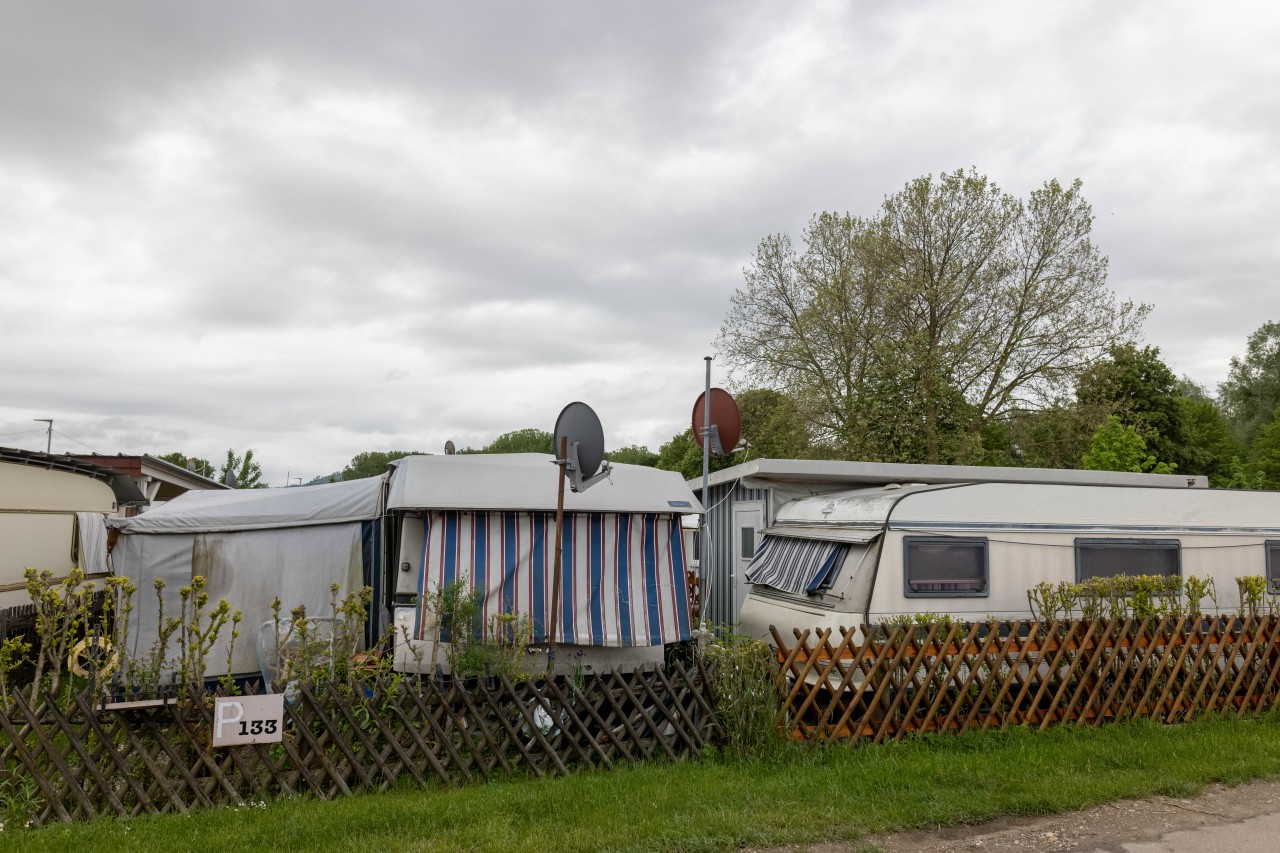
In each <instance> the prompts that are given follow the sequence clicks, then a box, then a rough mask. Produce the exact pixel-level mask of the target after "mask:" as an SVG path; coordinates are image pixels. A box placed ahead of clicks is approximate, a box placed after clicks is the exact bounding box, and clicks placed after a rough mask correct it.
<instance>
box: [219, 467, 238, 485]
mask: <svg viewBox="0 0 1280 853" xmlns="http://www.w3.org/2000/svg"><path fill="white" fill-rule="evenodd" d="M222 484H223V485H224V486H228V487H230V488H232V489H234V488H235V487H236V472H235V471H232V470H231V469H230V468H228V469H227V473H225V474H223V475H222Z"/></svg>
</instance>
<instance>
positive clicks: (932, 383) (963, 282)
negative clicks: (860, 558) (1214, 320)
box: [718, 171, 1149, 462]
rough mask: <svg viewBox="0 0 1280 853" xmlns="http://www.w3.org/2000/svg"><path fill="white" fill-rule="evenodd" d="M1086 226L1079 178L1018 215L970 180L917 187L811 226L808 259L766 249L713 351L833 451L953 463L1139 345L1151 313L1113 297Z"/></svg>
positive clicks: (954, 178) (772, 245)
mask: <svg viewBox="0 0 1280 853" xmlns="http://www.w3.org/2000/svg"><path fill="white" fill-rule="evenodd" d="M1092 221H1093V214H1092V210H1091V208H1090V207H1089V205H1088V203H1087V202H1086V201H1085V200H1084V198H1083V197H1082V196H1081V194H1080V182H1079V181H1076V182H1075V183H1074V184H1072V185H1071V186H1070V187H1068V188H1063V187H1062V186H1061V185H1059V184H1058V182H1057V181H1049V182H1048V183H1046V184H1045V185H1044V186H1043V187H1042V188H1040V189H1038V190H1036V191H1034V192H1032V193H1031V195H1030V197H1029V198H1028V199H1027V200H1026V201H1025V202H1024V201H1021V200H1018V199H1016V198H1014V197H1013V196H1011V195H1009V194H1007V193H1004V192H1002V191H1000V190H999V188H998V187H996V186H995V185H994V184H992V183H990V182H989V181H988V180H987V178H986V177H985V176H983V175H979V174H977V172H976V171H970V172H968V173H965V172H962V171H957V172H954V173H951V174H943V175H941V176H939V177H938V178H936V179H935V178H933V176H931V175H927V176H925V177H922V178H919V179H916V180H914V181H911V182H910V183H908V184H907V185H906V187H905V188H904V189H903V190H902V191H901V192H899V193H897V194H896V195H893V196H890V197H888V198H886V199H885V201H884V204H883V205H882V206H881V209H880V211H879V212H878V213H877V214H876V215H875V216H873V217H871V218H869V219H863V218H859V217H853V216H850V215H848V214H846V215H839V214H835V213H823V214H819V215H817V216H815V217H814V218H813V219H812V220H810V222H809V225H808V227H807V228H806V229H805V231H804V234H803V237H802V241H803V248H802V249H800V250H797V249H796V248H795V247H793V245H792V242H791V239H790V238H789V237H787V236H786V235H782V234H776V235H771V236H769V237H766V238H765V239H764V240H762V241H761V243H760V245H759V247H758V248H757V250H756V253H755V256H754V258H753V260H752V262H751V264H750V265H749V266H748V267H747V269H746V270H745V271H744V274H745V278H746V286H745V287H744V288H743V289H740V290H738V291H736V292H735V293H734V296H733V298H732V301H731V305H730V308H729V312H728V314H727V315H726V318H725V322H724V324H723V326H722V327H721V330H720V337H719V341H718V344H719V348H720V350H721V351H722V352H723V353H724V354H725V355H726V356H727V357H728V360H729V361H730V362H731V364H732V365H733V366H734V367H735V368H736V369H739V370H741V371H743V372H744V373H746V374H747V376H749V377H750V379H751V380H752V381H755V382H758V383H760V384H763V385H766V386H768V387H772V388H775V389H777V390H780V391H785V392H787V393H789V394H790V395H791V396H792V397H793V398H794V399H795V400H796V402H797V403H798V404H799V406H800V407H801V410H802V411H803V412H804V414H805V417H806V418H807V419H808V420H809V421H810V422H811V423H812V424H813V426H814V429H815V430H816V433H817V434H816V435H815V438H816V439H818V440H819V441H824V442H831V443H832V444H834V445H835V446H836V447H837V448H838V451H839V453H840V454H841V455H844V456H846V457H859V456H866V455H867V454H868V453H869V452H872V453H878V454H879V455H880V456H884V455H886V454H885V452H884V448H883V447H879V448H878V447H877V444H876V441H875V438H876V437H877V436H880V435H883V434H885V433H888V434H890V435H891V436H894V438H893V439H892V440H891V441H889V442H887V445H888V448H889V450H890V451H891V455H893V456H896V457H897V458H899V459H902V458H903V457H905V456H909V457H913V459H912V461H926V462H939V461H948V458H947V457H948V456H950V455H953V454H956V453H959V452H961V451H962V450H964V449H965V448H966V447H972V446H976V444H977V441H976V436H977V435H978V434H980V432H981V430H982V429H983V427H985V425H986V424H987V423H988V422H990V421H991V420H993V419H995V418H998V417H1000V416H1002V415H1004V414H1006V413H1008V412H1010V411H1013V410H1014V409H1018V408H1022V409H1028V408H1030V409H1034V408H1040V407H1042V406H1043V405H1045V404H1047V403H1048V402H1051V401H1052V400H1053V399H1055V398H1056V397H1058V396H1060V395H1061V394H1062V393H1063V391H1064V390H1065V389H1066V388H1067V387H1069V385H1070V383H1071V382H1072V381H1073V380H1074V379H1075V377H1076V376H1077V375H1078V374H1079V372H1080V371H1081V370H1082V369H1083V368H1085V367H1087V366H1088V365H1089V364H1091V363H1093V362H1094V361H1095V360H1097V359H1098V358H1099V357H1100V356H1101V355H1102V353H1103V352H1105V350H1106V348H1107V347H1109V346H1112V345H1114V344H1117V343H1124V342H1129V341H1132V340H1135V339H1136V338H1137V336H1138V334H1139V332H1140V330H1141V326H1142V322H1143V319H1144V318H1145V316H1146V313H1147V311H1148V310H1149V309H1148V307H1147V306H1141V305H1138V306H1135V305H1134V304H1133V303H1131V302H1124V303H1120V304H1117V302H1116V299H1115V296H1114V294H1112V293H1111V291H1109V290H1108V289H1107V288H1106V268H1107V260H1106V258H1105V257H1103V256H1102V255H1101V254H1100V253H1099V252H1098V250H1097V249H1096V248H1095V247H1094V246H1093V244H1092V242H1091V241H1090V239H1089V237H1090V229H1091V227H1092ZM904 404H906V405H905V406H904ZM961 404H963V405H961ZM908 440H909V441H908ZM895 448H898V449H895Z"/></svg>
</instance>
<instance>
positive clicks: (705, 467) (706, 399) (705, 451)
mask: <svg viewBox="0 0 1280 853" xmlns="http://www.w3.org/2000/svg"><path fill="white" fill-rule="evenodd" d="M704 360H705V361H706V362H707V381H706V388H705V389H704V390H703V393H702V529H701V531H700V532H701V536H700V537H699V538H700V540H701V541H700V543H699V544H698V571H699V574H701V575H702V581H703V583H702V595H703V601H702V617H703V619H704V621H705V619H706V614H707V607H708V605H710V604H711V602H710V600H709V598H708V596H707V594H708V593H709V592H710V586H711V584H710V577H711V575H710V566H708V565H707V557H708V556H710V552H709V550H708V548H707V546H708V545H709V544H710V538H711V535H710V534H711V531H710V528H709V520H708V518H707V512H708V509H707V508H708V507H709V506H710V505H711V498H710V497H709V496H708V495H707V488H708V480H710V478H711V356H709V355H708V356H705V359H704Z"/></svg>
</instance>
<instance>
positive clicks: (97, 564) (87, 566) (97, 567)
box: [76, 512, 111, 575]
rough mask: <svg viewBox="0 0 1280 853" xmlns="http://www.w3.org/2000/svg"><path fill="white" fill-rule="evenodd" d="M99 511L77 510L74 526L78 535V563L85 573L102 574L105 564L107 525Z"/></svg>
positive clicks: (104, 571) (107, 568) (108, 569)
mask: <svg viewBox="0 0 1280 853" xmlns="http://www.w3.org/2000/svg"><path fill="white" fill-rule="evenodd" d="M104 518H105V516H103V514H102V513H100V512H77V513H76V528H77V531H76V532H77V533H78V534H79V535H80V548H79V554H78V556H79V558H80V560H79V564H80V568H82V569H84V573H85V574H86V575H104V574H106V573H107V572H109V571H110V570H111V569H110V567H109V566H108V565H107V525H106V523H105V521H104Z"/></svg>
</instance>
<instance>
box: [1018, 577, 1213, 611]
mask: <svg viewBox="0 0 1280 853" xmlns="http://www.w3.org/2000/svg"><path fill="white" fill-rule="evenodd" d="M1206 599H1208V600H1209V601H1211V602H1212V603H1213V606H1214V610H1215V612H1216V610H1217V608H1218V596H1217V592H1216V591H1215V589H1214V585H1213V578H1211V577H1204V578H1200V577H1196V576H1195V575H1191V576H1188V577H1187V578H1185V579H1184V578H1182V577H1178V576H1176V575H1175V576H1169V575H1115V576H1114V577H1105V578H1103V577H1098V578H1089V579H1088V580H1085V581H1082V582H1080V583H1070V582H1067V581H1063V582H1061V583H1057V584H1052V583H1049V582H1047V581H1041V582H1040V583H1038V584H1036V585H1035V586H1033V587H1032V588H1031V589H1029V590H1027V604H1028V605H1029V607H1030V609H1031V615H1032V617H1033V618H1035V619H1036V620H1038V621H1040V622H1052V621H1054V620H1066V619H1072V618H1075V616H1076V615H1077V614H1078V615H1079V618H1081V619H1085V620H1094V619H1127V618H1130V617H1132V618H1134V619H1156V618H1160V617H1164V616H1168V617H1174V618H1177V617H1180V616H1190V617H1193V618H1194V617H1197V616H1199V615H1200V614H1201V613H1202V612H1203V603H1204V601H1205V600H1206Z"/></svg>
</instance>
